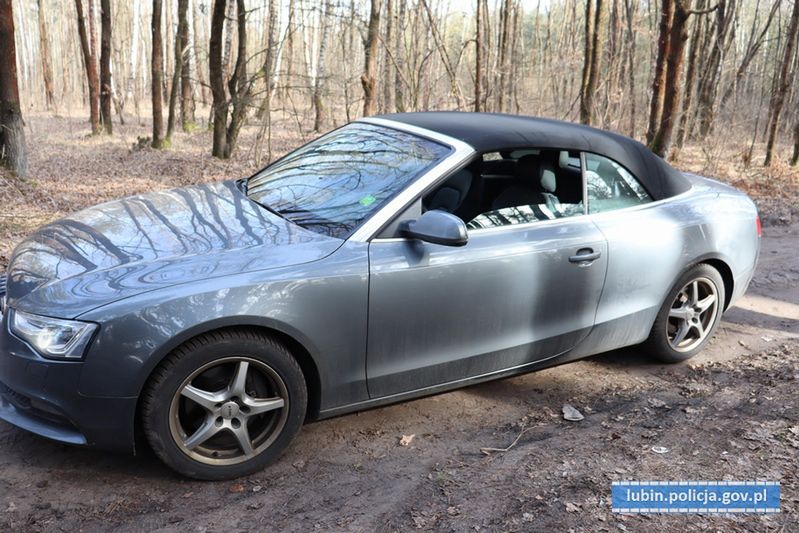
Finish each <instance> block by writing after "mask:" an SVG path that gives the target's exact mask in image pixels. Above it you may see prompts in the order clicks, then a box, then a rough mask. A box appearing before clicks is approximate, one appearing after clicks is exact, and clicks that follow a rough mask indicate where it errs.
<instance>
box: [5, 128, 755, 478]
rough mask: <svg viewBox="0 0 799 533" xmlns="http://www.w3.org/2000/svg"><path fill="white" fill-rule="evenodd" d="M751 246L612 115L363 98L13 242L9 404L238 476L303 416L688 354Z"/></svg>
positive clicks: (60, 424) (190, 472) (8, 294)
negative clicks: (258, 166)
mask: <svg viewBox="0 0 799 533" xmlns="http://www.w3.org/2000/svg"><path fill="white" fill-rule="evenodd" d="M759 246H760V221H759V219H758V215H757V211H756V209H755V205H754V204H753V202H752V201H751V200H750V199H749V198H748V197H747V196H746V195H744V194H742V193H741V192H739V191H737V190H735V189H733V188H732V187H729V186H726V185H723V184H721V183H719V182H716V181H713V180H710V179H707V178H703V177H699V176H694V175H687V174H683V173H680V172H678V171H677V170H675V169H674V168H672V167H671V166H669V165H668V164H667V163H666V162H664V161H663V160H662V159H661V158H659V157H657V156H655V155H653V154H652V153H651V152H650V151H649V150H647V149H646V148H645V147H644V146H642V145H641V144H639V143H637V142H635V141H633V140H631V139H628V138H626V137H623V136H620V135H616V134H613V133H608V132H604V131H600V130H597V129H592V128H589V127H585V126H580V125H575V124H569V123H564V122H557V121H552V120H544V119H537V118H526V117H519V116H510V115H499V114H473V113H455V112H452V113H443V112H442V113H439V112H436V113H412V114H397V115H388V116H381V117H374V118H364V119H361V120H358V121H356V122H353V123H351V124H348V125H346V126H344V127H341V128H339V129H336V130H334V131H332V132H330V133H328V134H327V135H324V136H322V137H320V138H318V139H316V140H314V141H312V142H310V143H308V144H306V145H304V146H302V147H300V148H298V149H297V150H295V151H294V152H291V153H290V154H288V155H286V156H285V157H283V158H282V159H280V160H278V161H276V162H274V163H272V164H271V165H269V166H268V167H266V168H265V169H263V170H261V171H260V172H258V173H257V174H255V175H253V176H251V177H249V178H247V179H240V180H238V181H227V182H223V183H216V184H207V185H197V186H192V187H186V188H181V189H175V190H169V191H164V192H156V193H152V194H146V195H141V196H134V197H130V198H126V199H122V200H118V201H113V202H109V203H105V204H102V205H98V206H96V207H92V208H90V209H86V210H84V211H81V212H78V213H75V214H73V215H71V216H68V217H66V218H63V219H61V220H57V221H55V222H53V223H51V224H48V225H46V226H44V227H42V228H41V229H39V230H38V231H36V232H35V233H34V234H33V235H31V236H30V237H29V238H27V239H26V240H24V241H23V242H22V243H21V244H20V245H19V246H18V247H17V249H16V250H15V252H14V254H13V256H12V257H11V259H10V264H9V266H8V271H7V273H6V275H5V276H2V278H3V279H4V280H5V282H6V283H5V287H2V288H0V295H1V296H3V304H2V307H0V309H2V329H1V331H0V397H2V401H1V402H0V418H1V419H3V420H5V421H7V422H9V423H11V424H15V425H17V426H19V427H21V428H24V429H26V430H28V431H31V432H33V433H37V434H39V435H43V436H45V437H49V438H51V439H55V440H58V441H61V442H65V443H71V444H78V445H88V446H94V447H97V448H103V449H111V450H123V451H124V450H128V451H134V450H135V446H136V444H137V443H143V442H146V443H148V444H149V445H150V446H151V447H152V448H153V450H154V451H155V453H156V454H157V455H158V456H159V457H160V458H161V459H162V460H163V461H164V462H165V463H166V464H167V465H169V466H170V467H172V468H173V469H175V470H176V471H178V472H180V473H182V474H184V475H186V476H190V477H194V478H200V479H225V478H233V477H237V476H241V475H245V474H248V473H251V472H254V471H257V470H259V469H261V468H263V467H264V466H265V465H266V464H267V463H269V462H270V461H273V460H274V459H276V458H277V457H278V456H279V454H280V453H281V452H282V451H283V450H284V449H285V448H286V447H287V446H288V444H289V442H290V441H291V440H292V438H293V437H294V436H295V435H296V434H297V432H298V431H299V430H300V427H301V426H302V424H303V422H304V421H306V420H315V419H322V418H327V417H331V416H336V415H341V414H344V413H350V412H354V411H358V410H362V409H367V408H370V407H375V406H379V405H384V404H387V403H391V402H397V401H401V400H405V399H409V398H415V397H419V396H423V395H427V394H433V393H438V392H442V391H446V390H450V389H454V388H457V387H463V386H466V385H470V384H473V383H477V382H481V381H486V380H490V379H496V378H501V377H505V376H510V375H514V374H519V373H523V372H529V371H532V370H536V369H540V368H544V367H547V366H552V365H556V364H561V363H565V362H568V361H572V360H575V359H579V358H583V357H586V356H589V355H592V354H597V353H600V352H604V351H608V350H613V349H616V348H621V347H623V346H630V345H637V344H642V347H641V350H642V351H646V352H648V353H651V354H652V356H653V357H656V358H658V359H660V360H662V361H667V362H676V361H682V360H685V359H687V358H689V357H691V356H693V355H694V354H696V353H697V352H698V351H699V350H701V349H702V347H703V346H705V344H706V343H707V342H708V340H709V339H710V337H711V336H712V334H713V332H714V330H715V329H716V326H717V325H718V322H719V320H720V317H721V314H722V313H723V312H724V311H725V310H726V309H727V308H728V307H729V306H730V305H732V304H733V303H734V302H735V300H736V299H737V298H738V297H740V296H741V295H742V294H743V293H744V291H745V290H746V288H747V285H748V284H749V281H750V280H751V278H752V274H753V271H754V269H755V264H756V261H757V255H758V250H759ZM137 437H140V438H137Z"/></svg>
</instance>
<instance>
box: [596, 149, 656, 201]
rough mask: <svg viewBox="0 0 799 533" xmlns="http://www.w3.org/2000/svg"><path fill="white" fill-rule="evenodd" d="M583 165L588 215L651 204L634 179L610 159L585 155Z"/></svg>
mask: <svg viewBox="0 0 799 533" xmlns="http://www.w3.org/2000/svg"><path fill="white" fill-rule="evenodd" d="M585 166H586V169H585V181H586V187H587V189H588V212H589V213H603V212H605V211H613V210H615V209H623V208H625V207H631V206H635V205H641V204H646V203H649V202H651V201H652V197H651V196H650V195H649V193H648V192H646V189H644V187H643V186H642V185H641V183H640V182H639V181H638V180H637V179H636V178H635V176H633V175H632V174H631V173H630V172H629V171H628V170H627V169H626V168H624V167H623V166H621V165H620V164H618V163H616V162H615V161H613V160H612V159H608V158H607V157H604V156H601V155H597V154H590V153H586V154H585Z"/></svg>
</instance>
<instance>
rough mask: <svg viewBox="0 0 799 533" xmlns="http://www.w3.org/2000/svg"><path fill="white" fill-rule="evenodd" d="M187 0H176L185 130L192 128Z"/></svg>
mask: <svg viewBox="0 0 799 533" xmlns="http://www.w3.org/2000/svg"><path fill="white" fill-rule="evenodd" d="M188 10H189V0H178V35H177V40H179V41H180V54H181V56H180V57H181V69H180V125H181V127H182V128H183V131H185V132H187V133H188V132H191V131H192V130H193V129H194V123H195V118H194V110H195V104H194V91H193V90H192V81H191V70H192V61H191V59H192V57H191V56H192V54H191V42H190V39H189V35H190V31H189V29H190V26H189V20H188Z"/></svg>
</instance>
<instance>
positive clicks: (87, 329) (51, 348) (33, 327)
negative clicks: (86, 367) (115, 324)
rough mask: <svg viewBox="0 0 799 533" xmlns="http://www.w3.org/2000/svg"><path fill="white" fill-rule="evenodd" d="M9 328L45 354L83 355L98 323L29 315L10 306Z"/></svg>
mask: <svg viewBox="0 0 799 533" xmlns="http://www.w3.org/2000/svg"><path fill="white" fill-rule="evenodd" d="M8 320H9V324H10V326H11V332H12V333H13V334H14V335H16V336H17V337H19V338H20V339H22V340H24V341H25V342H27V343H28V344H30V345H31V346H33V348H34V349H35V350H36V351H37V352H39V354H41V355H42V356H44V357H49V358H52V359H67V360H77V359H82V358H83V354H84V353H85V351H86V347H87V346H88V345H89V341H91V339H92V335H93V334H94V332H95V331H96V330H97V327H98V326H97V324H92V323H90V322H80V321H77V320H63V319H60V318H50V317H46V316H39V315H32V314H30V313H25V312H23V311H17V310H15V309H9V316H8Z"/></svg>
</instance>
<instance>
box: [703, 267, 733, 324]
mask: <svg viewBox="0 0 799 533" xmlns="http://www.w3.org/2000/svg"><path fill="white" fill-rule="evenodd" d="M699 263H704V264H706V265H710V266H712V267H713V268H715V269H716V270H717V271H718V273H719V274H720V275H721V280H722V281H723V282H724V309H723V310H722V311H726V310H727V308H728V307H729V306H730V302H731V301H732V291H733V289H735V278H734V277H733V275H732V269H731V268H730V265H728V264H727V262H725V261H724V260H723V259H721V258H718V257H707V258H704V259H702V260H700V261H697V262H696V263H695V264H699Z"/></svg>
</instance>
